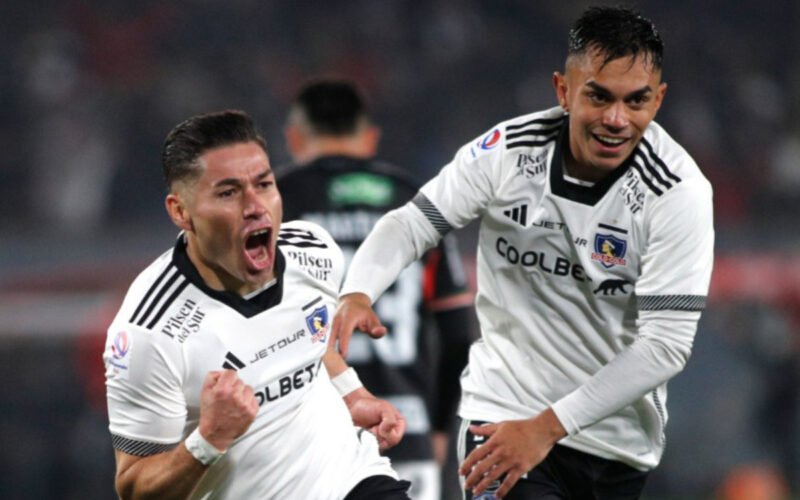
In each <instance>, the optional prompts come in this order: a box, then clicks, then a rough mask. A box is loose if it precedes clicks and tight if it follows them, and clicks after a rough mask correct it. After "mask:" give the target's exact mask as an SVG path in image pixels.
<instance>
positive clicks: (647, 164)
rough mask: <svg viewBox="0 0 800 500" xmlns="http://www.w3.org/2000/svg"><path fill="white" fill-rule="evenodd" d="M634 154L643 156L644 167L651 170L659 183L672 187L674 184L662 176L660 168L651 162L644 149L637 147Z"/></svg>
mask: <svg viewBox="0 0 800 500" xmlns="http://www.w3.org/2000/svg"><path fill="white" fill-rule="evenodd" d="M634 155H635V156H638V157H639V158H641V160H642V165H644V167H645V168H647V171H648V172H650V174H651V175H652V176H653V179H655V180H656V181H658V182H659V184H661V185H662V186H664V187H665V188H667V189H669V188H671V187H672V184H671V183H670V182H669V181H667V180H665V179H664V178H663V177H661V174H659V173H658V170H656V169H655V167H654V166H653V164H652V163H651V162H650V160H649V158H648V157H647V156H646V155H645V154H644V151H642V150H641V149H640V148H636V150H635V151H634Z"/></svg>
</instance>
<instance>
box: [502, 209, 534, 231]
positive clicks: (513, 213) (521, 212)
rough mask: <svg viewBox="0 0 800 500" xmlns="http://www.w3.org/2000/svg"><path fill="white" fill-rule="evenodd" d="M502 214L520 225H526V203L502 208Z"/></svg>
mask: <svg viewBox="0 0 800 500" xmlns="http://www.w3.org/2000/svg"><path fill="white" fill-rule="evenodd" d="M503 215H505V216H506V217H508V218H509V219H511V220H513V221H514V222H517V223H519V225H521V226H522V227H526V226H527V225H528V205H520V206H518V207H514V208H512V209H511V210H503Z"/></svg>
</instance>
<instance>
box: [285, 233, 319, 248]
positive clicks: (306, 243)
mask: <svg viewBox="0 0 800 500" xmlns="http://www.w3.org/2000/svg"><path fill="white" fill-rule="evenodd" d="M298 240H299V241H298ZM277 244H278V245H279V246H283V245H291V246H295V247H298V248H309V247H313V248H328V245H327V244H326V243H325V242H324V241H322V240H321V239H319V238H317V237H316V236H315V235H314V233H312V232H311V231H307V230H305V229H293V228H286V229H281V231H280V233H278V242H277Z"/></svg>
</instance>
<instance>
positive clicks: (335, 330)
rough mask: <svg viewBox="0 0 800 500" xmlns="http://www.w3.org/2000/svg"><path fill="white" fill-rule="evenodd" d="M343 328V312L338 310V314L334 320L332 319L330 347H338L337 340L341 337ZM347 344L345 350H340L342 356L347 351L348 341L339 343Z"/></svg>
mask: <svg viewBox="0 0 800 500" xmlns="http://www.w3.org/2000/svg"><path fill="white" fill-rule="evenodd" d="M341 328H342V316H341V313H340V312H339V311H338V310H337V311H336V314H335V315H334V316H333V321H331V335H330V338H329V339H328V347H329V348H331V349H336V340H337V339H339V337H340V331H341ZM342 344H345V352H342V351H341V350H340V351H339V352H340V353H341V354H342V356H343V357H344V355H345V354H346V351H347V346H346V344H347V342H340V343H339V345H340V346H341V345H342Z"/></svg>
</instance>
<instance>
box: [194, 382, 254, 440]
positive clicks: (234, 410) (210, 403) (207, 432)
mask: <svg viewBox="0 0 800 500" xmlns="http://www.w3.org/2000/svg"><path fill="white" fill-rule="evenodd" d="M257 412H258V400H257V399H256V398H255V395H254V394H253V388H252V387H250V386H249V385H247V384H245V383H244V382H242V379H240V378H239V377H238V376H237V375H236V372H235V371H234V370H215V371H210V372H208V374H207V375H206V378H205V380H203V387H202V389H201V390H200V423H199V425H198V428H199V430H200V435H201V436H203V438H205V440H206V441H208V442H209V443H211V444H212V445H213V446H214V447H215V448H216V449H218V450H220V451H222V450H225V449H227V448H228V445H230V444H231V442H232V441H233V440H234V439H236V438H237V437H239V436H241V435H242V434H244V433H245V431H246V430H247V428H248V427H250V424H251V423H252V422H253V420H254V419H255V417H256V413H257Z"/></svg>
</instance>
